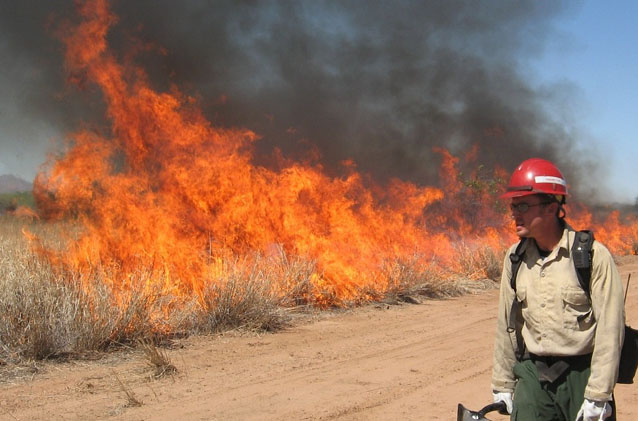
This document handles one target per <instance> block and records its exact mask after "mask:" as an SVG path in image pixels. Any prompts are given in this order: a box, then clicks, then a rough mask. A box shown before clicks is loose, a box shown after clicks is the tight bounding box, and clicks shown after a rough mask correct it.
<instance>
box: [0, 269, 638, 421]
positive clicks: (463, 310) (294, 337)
mask: <svg viewBox="0 0 638 421" xmlns="http://www.w3.org/2000/svg"><path fill="white" fill-rule="evenodd" d="M620 270H621V273H622V274H623V279H624V280H626V279H627V274H628V273H630V272H634V275H632V276H634V278H635V282H634V283H633V284H630V291H629V298H628V301H627V315H628V317H627V319H628V322H629V323H630V324H631V325H633V326H634V327H635V326H638V275H636V274H635V272H638V258H633V257H632V258H624V259H623V260H622V261H621V265H620ZM496 305H497V291H496V290H488V291H485V292H481V293H479V294H477V295H471V296H464V297H460V298H455V299H449V300H429V301H426V302H424V303H423V304H420V305H414V304H404V305H372V306H368V307H365V308H359V309H355V310H351V311H344V312H336V313H323V314H320V315H318V316H317V317H315V319H314V320H313V321H312V322H305V323H299V324H297V325H296V326H294V327H292V328H289V329H287V330H285V331H283V332H279V333H276V334H261V335H256V334H252V333H250V334H248V333H243V334H242V333H239V332H231V333H229V334H225V335H221V336H215V337H208V338H202V337H199V338H190V339H186V340H183V341H180V342H179V344H178V345H179V346H178V347H175V348H174V349H171V350H169V351H168V352H169V356H170V358H171V361H172V362H173V364H174V365H175V366H176V367H177V370H178V372H177V373H176V374H174V375H171V376H165V377H164V378H162V379H159V380H153V379H151V377H150V374H151V370H150V369H149V368H148V366H147V365H146V360H145V358H144V357H143V355H142V354H141V353H140V352H139V351H131V352H128V353H118V354H116V355H109V356H106V357H104V358H102V359H100V360H98V361H73V362H65V363H60V362H56V363H46V364H42V365H39V366H38V367H37V369H36V368H34V369H33V370H32V371H33V373H32V374H30V375H29V376H25V375H24V373H22V376H21V377H19V378H13V379H9V380H7V379H4V382H3V383H2V384H0V419H2V420H50V419H55V420H91V419H112V420H177V419H188V420H226V419H233V420H234V419H240V420H252V419H254V420H257V419H258V420H280V419H290V420H293V419H299V420H304V419H307V420H315V419H321V420H329V419H340V420H368V419H405V420H417V419H419V420H422V419H428V420H454V419H456V409H457V404H458V403H459V402H461V403H463V404H464V405H465V406H467V407H469V408H472V409H479V408H481V407H482V406H484V405H485V404H487V403H489V402H490V401H491V391H490V373H491V365H492V359H491V354H492V340H493V339H492V338H493V332H494V328H495V314H496ZM129 396H130V397H129ZM616 398H617V401H618V406H619V412H618V419H619V420H627V421H629V420H635V419H638V386H637V385H618V386H617V388H616ZM133 400H137V401H139V402H141V404H140V405H135V404H132V401H133ZM490 418H491V419H493V420H505V419H507V417H504V416H500V415H494V414H492V415H490Z"/></svg>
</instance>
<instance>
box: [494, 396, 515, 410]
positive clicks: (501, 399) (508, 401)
mask: <svg viewBox="0 0 638 421" xmlns="http://www.w3.org/2000/svg"><path fill="white" fill-rule="evenodd" d="M492 397H493V398H494V403H496V402H504V403H505V406H506V407H507V413H508V414H511V413H512V393H511V392H493V393H492Z"/></svg>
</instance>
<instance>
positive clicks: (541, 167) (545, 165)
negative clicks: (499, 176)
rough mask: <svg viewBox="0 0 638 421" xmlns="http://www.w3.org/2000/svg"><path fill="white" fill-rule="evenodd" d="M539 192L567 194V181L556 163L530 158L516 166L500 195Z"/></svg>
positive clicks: (522, 194) (505, 196)
mask: <svg viewBox="0 0 638 421" xmlns="http://www.w3.org/2000/svg"><path fill="white" fill-rule="evenodd" d="M539 193H545V194H553V195H562V196H567V182H566V181H565V178H564V177H563V174H561V172H560V171H559V170H558V168H557V167H556V165H554V164H552V163H551V162H549V161H547V160H545V159H540V158H531V159H528V160H527V161H523V162H522V163H521V164H520V165H519V166H518V167H516V169H515V170H514V172H513V173H512V177H511V178H510V182H509V184H508V185H507V191H506V192H505V193H504V194H503V195H501V197H502V198H510V197H520V196H527V195H530V194H539Z"/></svg>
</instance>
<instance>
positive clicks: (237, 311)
mask: <svg viewBox="0 0 638 421" xmlns="http://www.w3.org/2000/svg"><path fill="white" fill-rule="evenodd" d="M76 229H77V228H76V227H75V225H74V224H70V223H56V224H51V223H44V222H37V221H36V222H30V221H25V220H23V219H18V218H16V217H13V216H8V215H5V216H2V217H0V314H1V315H2V319H3V323H2V325H0V360H2V361H3V362H7V363H17V362H24V361H25V360H34V359H35V360H37V359H46V358H56V357H63V356H71V357H72V356H74V355H76V356H78V357H79V356H81V355H82V354H83V353H85V352H87V351H104V350H108V349H110V348H113V347H117V346H118V345H121V344H131V345H136V344H139V343H146V344H148V343H154V342H153V341H157V340H158V338H160V339H161V338H162V337H173V336H175V335H188V334H193V333H198V334H201V333H210V332H221V331H225V330H229V329H243V330H260V331H275V330H278V329H281V328H283V327H285V326H287V325H288V324H290V322H291V310H293V309H299V308H302V309H303V308H306V307H307V306H309V305H310V306H312V305H320V304H321V303H320V302H317V301H313V300H314V298H315V297H317V294H315V292H314V291H313V290H312V288H313V286H312V282H311V279H312V278H313V277H316V276H317V274H316V270H317V268H316V264H315V263H314V262H312V261H309V260H307V259H302V258H299V257H293V256H288V255H287V254H286V253H285V252H284V251H283V249H282V248H278V247H276V248H274V249H273V250H272V253H270V254H269V255H268V256H265V255H260V254H253V255H246V256H243V257H238V256H226V257H216V258H214V261H215V262H216V266H215V268H216V271H215V272H214V273H213V274H211V276H210V278H209V279H208V280H207V281H206V282H205V285H206V286H205V288H204V289H203V290H202V291H200V292H197V293H196V292H192V293H191V295H184V294H183V293H179V294H173V295H171V294H170V293H167V291H166V290H165V289H163V285H164V284H165V282H162V279H157V278H153V279H151V278H150V277H151V272H150V271H148V270H147V271H144V270H143V268H140V270H138V271H137V272H136V274H134V275H130V276H129V277H128V278H127V281H126V283H125V284H122V283H118V284H117V285H114V284H113V283H112V282H110V278H109V276H108V275H109V274H108V272H107V271H100V270H98V269H97V268H94V270H93V271H92V272H88V273H84V274H77V273H72V272H60V271H57V270H55V268H53V267H52V266H51V265H50V264H49V263H48V262H47V260H46V259H45V258H44V257H43V256H42V255H40V254H38V253H37V252H35V251H33V250H32V249H31V248H30V247H29V241H28V237H27V236H25V235H24V232H30V233H35V234H37V235H38V236H39V238H42V239H43V241H45V242H46V243H47V245H48V247H56V248H61V247H63V239H66V238H67V237H68V235H69V233H74V232H75V230H76ZM72 235H73V234H72ZM419 262H420V260H419V259H415V260H414V261H410V262H399V261H396V262H393V263H391V264H388V265H386V267H385V268H384V269H383V270H382V271H381V272H382V273H384V276H387V278H388V279H390V286H389V287H388V288H387V290H386V291H385V292H384V293H379V291H378V290H374V291H365V290H361V291H360V292H359V297H360V299H359V300H352V301H349V302H342V303H341V305H356V304H359V303H361V302H362V301H366V300H372V299H377V300H381V299H383V298H384V297H386V296H391V297H392V296H406V295H419V296H427V297H444V296H450V295H458V294H459V293H461V292H462V291H463V288H462V287H461V286H460V285H458V284H455V283H454V282H445V281H443V280H442V279H443V278H441V277H440V275H441V273H440V270H435V267H434V266H430V265H426V266H424V265H421V264H419ZM477 270H478V269H475V271H477ZM326 298H328V297H326ZM331 298H333V297H331ZM143 348H144V347H143ZM144 349H145V348H144ZM158 355H159V354H158ZM159 356H160V357H161V356H162V355H159ZM154 359H155V360H157V361H160V360H161V358H160V359H156V358H154ZM162 366H163V365H162Z"/></svg>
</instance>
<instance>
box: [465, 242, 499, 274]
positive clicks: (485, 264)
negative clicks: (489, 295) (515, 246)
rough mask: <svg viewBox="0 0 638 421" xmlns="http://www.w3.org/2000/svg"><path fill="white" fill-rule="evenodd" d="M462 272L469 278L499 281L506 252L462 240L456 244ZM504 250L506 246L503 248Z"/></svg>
mask: <svg viewBox="0 0 638 421" xmlns="http://www.w3.org/2000/svg"><path fill="white" fill-rule="evenodd" d="M456 250H457V255H458V263H459V265H460V267H461V273H463V274H464V275H465V276H467V277H468V278H469V279H490V280H492V281H498V280H499V279H500V277H501V271H502V269H503V257H504V253H503V252H501V253H497V252H496V251H495V250H494V249H493V248H490V247H486V246H483V245H472V244H468V243H465V242H460V243H458V244H457V245H456ZM503 251H504V248H503Z"/></svg>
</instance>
